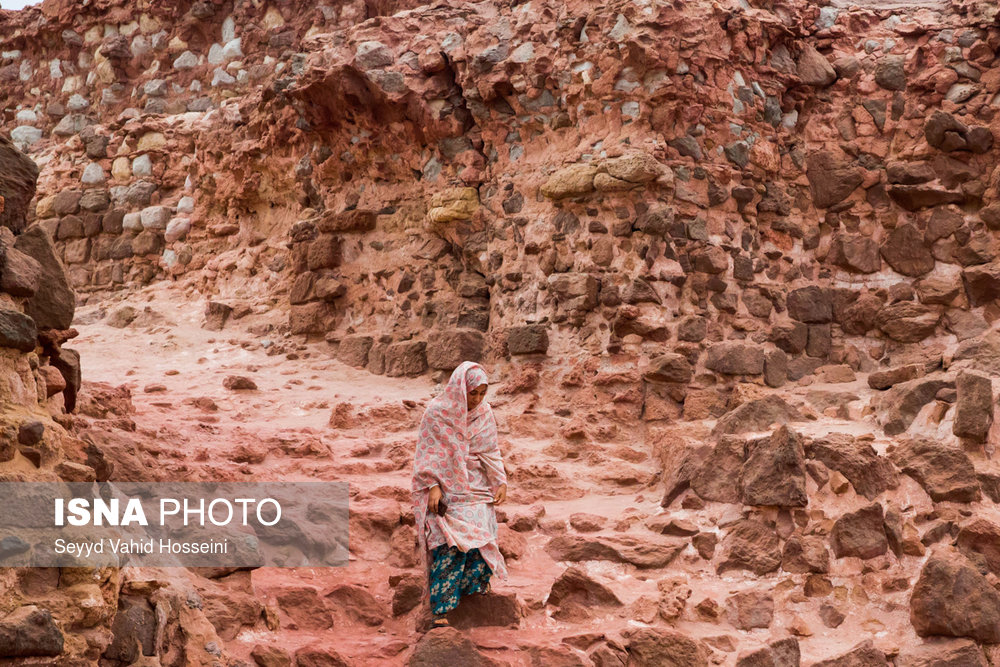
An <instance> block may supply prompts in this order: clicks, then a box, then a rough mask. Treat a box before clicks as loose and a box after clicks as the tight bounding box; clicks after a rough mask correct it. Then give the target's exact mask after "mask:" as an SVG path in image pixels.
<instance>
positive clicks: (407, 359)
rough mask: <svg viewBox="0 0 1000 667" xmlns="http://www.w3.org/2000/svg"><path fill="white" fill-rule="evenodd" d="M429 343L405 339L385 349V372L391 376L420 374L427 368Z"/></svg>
mask: <svg viewBox="0 0 1000 667" xmlns="http://www.w3.org/2000/svg"><path fill="white" fill-rule="evenodd" d="M426 351H427V343H425V342H424V341H413V340H404V341H399V342H396V343H391V344H390V345H389V346H388V347H387V348H386V350H385V374H386V375H387V376H389V377H400V376H403V375H406V376H414V375H420V374H421V373H423V372H424V371H426V370H427V356H426Z"/></svg>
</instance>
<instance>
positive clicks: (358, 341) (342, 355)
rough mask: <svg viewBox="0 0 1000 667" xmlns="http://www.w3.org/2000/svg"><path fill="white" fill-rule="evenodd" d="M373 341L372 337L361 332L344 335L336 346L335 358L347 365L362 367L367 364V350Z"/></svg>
mask: <svg viewBox="0 0 1000 667" xmlns="http://www.w3.org/2000/svg"><path fill="white" fill-rule="evenodd" d="M374 343H375V339H374V338H372V337H371V336H366V335H363V334H357V335H352V336H344V338H343V340H341V341H340V345H339V346H338V347H337V358H338V359H340V360H341V361H342V362H344V363H345V364H347V365H348V366H353V367H354V368H364V367H365V366H367V365H368V351H369V350H371V349H372V345H373V344H374Z"/></svg>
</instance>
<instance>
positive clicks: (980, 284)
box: [962, 260, 1000, 308]
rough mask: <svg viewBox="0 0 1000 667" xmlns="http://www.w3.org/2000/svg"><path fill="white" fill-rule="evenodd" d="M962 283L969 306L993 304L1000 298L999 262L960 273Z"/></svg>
mask: <svg viewBox="0 0 1000 667" xmlns="http://www.w3.org/2000/svg"><path fill="white" fill-rule="evenodd" d="M962 282H963V283H964V284H965V293H966V294H967V295H968V297H969V305H970V306H972V307H973V308H976V307H978V306H984V305H986V304H989V303H993V302H994V301H996V299H997V298H998V297H1000V260H994V261H992V262H989V263H988V264H980V265H978V266H970V267H968V268H967V269H965V270H964V271H962Z"/></svg>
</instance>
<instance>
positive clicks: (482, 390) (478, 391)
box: [466, 384, 486, 410]
mask: <svg viewBox="0 0 1000 667" xmlns="http://www.w3.org/2000/svg"><path fill="white" fill-rule="evenodd" d="M485 396H486V385H485V384H481V385H479V386H478V387H476V388H475V389H470V390H469V392H468V393H467V394H466V397H467V399H468V404H469V410H475V409H476V407H477V406H478V405H479V404H480V403H482V402H483V398H484V397H485Z"/></svg>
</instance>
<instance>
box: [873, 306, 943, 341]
mask: <svg viewBox="0 0 1000 667" xmlns="http://www.w3.org/2000/svg"><path fill="white" fill-rule="evenodd" d="M940 320H941V312H940V311H939V310H935V309H934V308H931V307H928V306H925V305H923V304H919V303H913V302H912V301H900V302H899V303H894V304H892V305H891V306H886V307H885V308H883V309H882V310H880V311H879V312H878V315H876V316H875V326H877V327H878V328H879V330H881V331H882V333H884V334H885V335H886V336H888V337H889V338H891V339H892V340H894V341H898V342H900V343H919V342H920V341H922V340H923V339H925V338H927V337H928V336H931V335H933V334H934V331H935V329H937V325H938V322H939V321H940Z"/></svg>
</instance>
